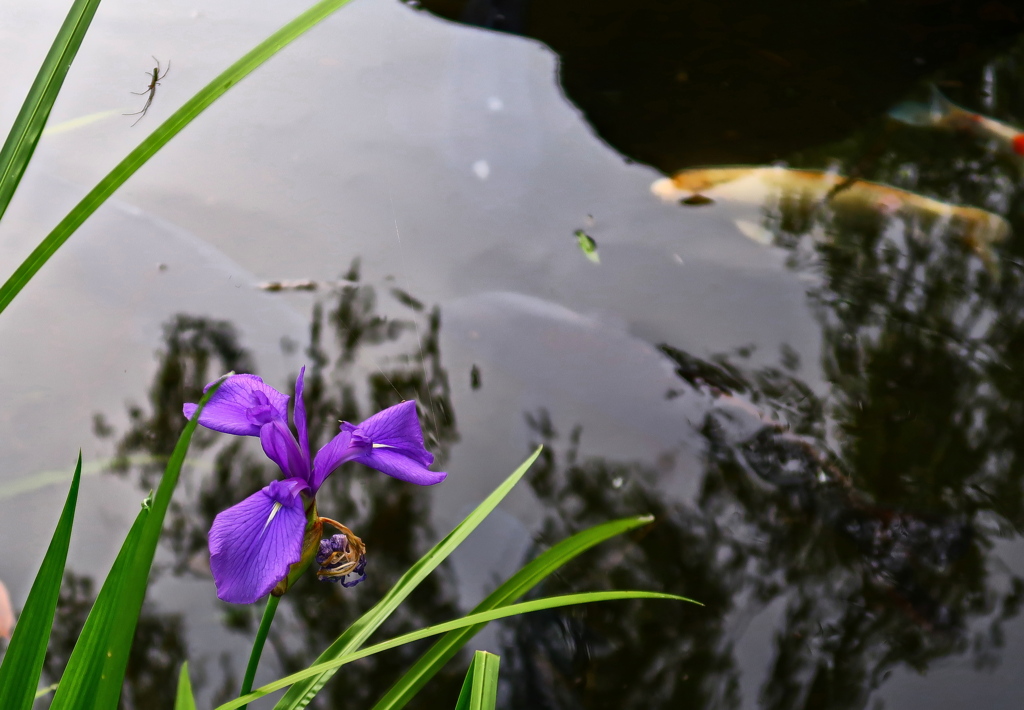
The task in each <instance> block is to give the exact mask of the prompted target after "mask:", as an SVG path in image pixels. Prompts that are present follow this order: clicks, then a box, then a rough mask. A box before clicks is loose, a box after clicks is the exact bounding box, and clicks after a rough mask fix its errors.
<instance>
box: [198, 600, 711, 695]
mask: <svg viewBox="0 0 1024 710" xmlns="http://www.w3.org/2000/svg"><path fill="white" fill-rule="evenodd" d="M623 599H671V600H673V601H681V602H690V603H691V604H698V605H700V606H703V604H700V602H695V601H694V600H693V599H687V598H686V597H680V596H676V595H675V594H662V593H660V592H637V591H625V592H586V593H583V594H566V595H563V596H558V597H545V598H543V599H534V600H532V601H528V602H523V603H521V604H510V605H509V606H503V607H501V608H500V609H491V610H490V611H485V612H481V613H479V614H470V615H469V616H464V617H462V618H461V619H455V620H454V621H446V622H445V623H443V624H437V625H436V626H428V627H427V628H425V629H420V630H419V631H413V632H412V633H409V634H405V635H403V636H399V637H397V638H393V639H391V640H390V641H385V642H383V643H378V644H376V645H374V646H367V647H366V648H363V649H360V650H358V651H354V652H352V653H348V654H345V655H343V656H339V657H338V658H335V659H334V660H332V661H329V662H327V663H317V664H316V665H313V666H310V667H309V668H307V669H306V670H304V671H299V672H298V673H292V674H291V675H289V676H285V677H284V678H281V679H280V680H275V681H274V682H273V683H267V684H266V685H264V686H262V687H259V688H257V689H256V690H254V691H252V692H251V693H249V694H248V695H243V696H242V697H240V698H235V699H234V700H232V701H230V702H227V703H224V704H223V705H218V706H217V708H216V710H236V708H239V707H241V706H242V705H245V704H246V703H251V702H252V701H253V700H258V699H259V698H262V697H263V696H264V695H269V694H270V693H273V692H275V691H277V690H281V689H282V688H287V687H288V686H290V685H293V684H297V683H299V682H300V681H303V680H305V679H307V678H315V677H318V676H321V675H323V674H324V673H325V672H327V671H336V670H337V669H338V668H340V667H341V666H343V665H345V664H346V663H351V662H352V661H358V660H359V659H360V658H366V657H367V656H372V655H374V654H377V653H380V652H381V651H389V650H391V649H392V648H397V647H399V646H403V645H405V644H407V643H412V642H413V641H419V640H421V639H425V638H430V637H431V636H437V635H439V634H443V633H447V632H448V631H453V630H455V629H461V628H465V627H466V626H473V625H475V624H481V623H486V622H488V621H494V620H495V619H506V618H508V617H510V616H518V615H519V614H526V613H528V612H531V611H543V610H544V609H557V608H559V607H564V606H573V605H576V604H590V603H593V602H604V601H616V600H623Z"/></svg>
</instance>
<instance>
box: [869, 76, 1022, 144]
mask: <svg viewBox="0 0 1024 710" xmlns="http://www.w3.org/2000/svg"><path fill="white" fill-rule="evenodd" d="M889 117H890V118H892V119H895V120H897V121H899V122H900V123H906V124H908V125H910V126H920V127H925V128H944V129H946V130H952V131H962V132H964V133H969V134H971V135H974V136H977V137H979V138H983V139H986V140H992V141H995V142H996V143H997V144H998V145H999V147H1000V148H1002V149H1003V150H1005V151H1007V152H1009V153H1013V154H1014V155H1016V156H1020V157H1024V132H1022V131H1021V129H1019V128H1016V127H1014V126H1011V125H1009V124H1008V123H1003V122H1002V121H997V120H996V119H994V118H989V117H988V116H983V115H981V114H980V113H974V112H973V111H969V110H967V109H965V108H963V107H962V106H957V105H956V104H955V103H953V102H952V101H950V100H949V99H947V98H946V97H945V96H943V95H942V93H941V92H940V91H939V90H938V89H936V88H935V87H934V86H932V87H931V100H930V101H929V102H928V103H922V102H919V101H905V102H903V103H901V104H897V105H896V106H893V107H892V108H891V109H889Z"/></svg>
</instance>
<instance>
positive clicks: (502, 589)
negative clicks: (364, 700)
mask: <svg viewBox="0 0 1024 710" xmlns="http://www.w3.org/2000/svg"><path fill="white" fill-rule="evenodd" d="M652 520H654V518H653V517H651V516H649V515H642V516H636V517H632V518H623V519H621V520H613V521H610V522H607V523H602V524H601V525H595V526H594V527H592V528H588V529H586V530H583V531H581V532H578V533H576V534H575V535H573V536H571V537H569V538H566V539H565V540H562V541H561V542H559V543H558V544H557V545H554V546H553V547H551V548H550V549H548V550H545V551H544V552H542V553H541V554H540V555H538V556H537V557H536V558H534V559H533V560H531V561H530V562H529V563H527V564H526V565H525V566H524V567H523V568H522V569H520V570H519V571H518V572H516V573H515V574H514V575H512V576H511V577H509V578H508V579H507V580H506V581H505V582H504V583H503V584H502V585H501V586H499V587H498V588H497V589H495V590H494V591H493V592H491V593H490V594H489V595H488V596H487V598H486V599H484V600H483V601H482V602H480V603H479V604H478V605H477V606H476V607H474V608H473V610H472V611H471V612H470V613H471V614H476V613H479V612H482V611H487V610H489V609H495V608H498V607H500V606H504V605H505V604H508V603H510V602H514V601H516V600H517V599H519V598H520V597H522V596H523V595H524V594H526V593H527V592H529V591H530V590H531V589H533V588H534V587H535V586H536V585H537V584H538V583H540V582H541V581H542V580H544V579H545V578H546V577H547V576H548V575H550V574H551V573H552V572H554V571H555V570H557V569H559V568H560V567H562V566H563V565H564V564H566V563H567V562H569V561H570V560H572V559H574V558H575V557H577V556H578V555H580V554H582V553H583V552H585V551H587V550H589V549H590V548H592V547H594V546H595V545H598V544H600V543H602V542H604V541H605V540H608V539H609V538H612V537H615V536H616V535H621V534H623V533H626V532H629V531H630V530H635V529H637V528H639V527H641V526H643V525H647V524H649V523H650V522H651V521H652ZM485 625H486V624H477V625H476V626H467V627H465V628H462V629H458V630H456V631H450V632H448V633H447V634H445V636H444V637H443V638H441V639H440V640H438V641H437V643H435V644H434V645H433V646H431V647H430V648H429V649H428V650H427V652H426V653H424V654H423V655H422V656H421V657H420V658H419V660H418V661H416V663H414V664H413V666H412V667H411V668H410V669H409V670H408V671H406V672H405V674H404V675H403V676H402V677H401V678H400V679H399V680H398V682H397V683H395V685H394V686H392V687H391V689H390V690H389V691H388V692H387V694H386V695H385V696H384V697H383V698H381V699H380V700H379V701H377V704H376V705H374V706H373V710H399V709H400V708H402V707H405V705H406V704H407V703H408V702H409V701H410V700H411V699H412V698H413V697H414V696H415V695H416V694H417V693H418V692H419V691H420V689H421V688H423V686H424V685H426V684H427V682H428V681H429V680H430V679H431V678H433V677H434V676H435V675H436V674H437V672H438V671H440V670H441V668H443V667H444V665H445V664H446V663H447V662H448V661H450V660H451V659H452V658H453V657H454V656H455V654H457V653H458V652H459V650H460V649H461V648H462V647H463V646H465V645H466V643H468V642H469V640H470V639H471V638H473V636H475V635H476V634H477V633H478V632H479V631H480V630H481V629H482V628H483V627H484V626H485Z"/></svg>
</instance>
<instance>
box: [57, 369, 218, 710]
mask: <svg viewBox="0 0 1024 710" xmlns="http://www.w3.org/2000/svg"><path fill="white" fill-rule="evenodd" d="M223 381H224V378H221V379H220V380H219V381H218V382H216V383H215V384H214V385H213V386H212V387H210V389H209V390H207V391H206V393H205V394H204V395H203V397H202V399H200V400H199V405H198V407H196V411H195V413H193V415H192V418H191V419H190V420H189V421H188V423H187V424H186V425H185V430H184V431H183V432H182V433H181V436H180V437H179V438H178V443H177V444H176V445H175V447H174V451H173V453H172V454H171V458H170V459H169V460H168V462H167V468H166V469H165V470H164V475H163V476H162V477H161V479H160V485H159V487H158V488H157V490H156V494H155V496H153V497H152V502H149V499H147V504H144V505H143V507H142V510H140V511H139V514H138V516H137V517H136V518H135V523H134V524H133V525H132V528H131V530H130V531H129V532H128V536H127V537H126V538H125V541H124V543H123V544H122V546H121V551H120V552H119V553H118V555H117V558H116V559H115V560H114V564H113V566H112V567H111V569H110V573H109V574H108V575H107V578H106V580H104V582H103V587H102V588H101V589H100V593H99V594H98V595H97V596H96V602H95V603H94V604H93V608H92V610H91V611H90V612H89V616H88V618H87V619H86V620H85V626H84V628H83V629H82V633H81V635H79V637H78V641H77V642H76V643H75V648H74V650H73V651H72V652H71V657H70V658H69V659H68V665H67V667H66V668H65V669H64V675H63V676H62V677H61V680H60V686H59V687H58V688H57V692H56V694H55V695H54V697H53V703H52V704H51V705H50V710H72V709H74V710H86V709H90V708H91V709H95V710H116V708H117V706H118V701H119V699H120V697H121V686H122V685H123V683H124V674H125V669H126V668H127V666H128V655H129V652H130V651H131V645H132V639H133V637H134V636H135V626H136V624H137V623H138V620H139V614H140V612H141V611H142V602H143V600H144V599H145V596H146V585H147V584H148V582H149V572H150V568H151V567H152V565H153V557H154V555H155V554H156V546H157V542H158V541H159V538H160V532H161V529H162V528H163V522H164V515H165V514H166V513H167V508H168V506H170V503H171V496H172V495H173V494H174V488H175V487H176V486H177V484H178V477H179V476H180V474H181V466H182V464H183V463H184V461H185V454H186V453H187V452H188V446H189V443H190V442H191V440H192V434H193V432H195V429H196V426H197V424H198V421H199V415H200V413H201V412H202V411H203V407H204V406H205V405H206V403H207V402H208V401H209V400H210V397H212V396H213V394H214V393H215V392H216V391H217V390H218V389H219V387H220V384H221V383H222V382H223Z"/></svg>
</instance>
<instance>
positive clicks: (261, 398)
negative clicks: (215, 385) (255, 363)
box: [183, 375, 288, 436]
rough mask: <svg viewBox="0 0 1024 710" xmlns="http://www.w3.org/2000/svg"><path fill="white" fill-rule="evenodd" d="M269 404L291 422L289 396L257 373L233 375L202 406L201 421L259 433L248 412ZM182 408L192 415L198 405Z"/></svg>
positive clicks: (217, 428)
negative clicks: (289, 417) (289, 418)
mask: <svg viewBox="0 0 1024 710" xmlns="http://www.w3.org/2000/svg"><path fill="white" fill-rule="evenodd" d="M207 388H209V385H207ZM268 404H269V405H270V406H271V407H272V408H273V413H274V415H275V416H276V417H277V418H280V419H281V420H282V421H288V395H286V394H282V393H281V392H278V391H277V390H276V389H274V388H273V387H271V386H270V385H268V384H267V383H265V382H264V381H263V379H262V378H260V377H257V376H256V375H232V376H231V377H229V378H228V379H226V380H225V381H224V384H222V385H221V386H220V389H218V390H217V391H216V392H215V393H214V395H213V397H211V398H210V401H209V402H207V404H206V406H205V407H203V411H202V413H201V414H200V415H199V423H200V424H202V425H203V426H204V427H206V428H207V429H213V430H214V431H219V432H223V433H225V434H234V435H236V436H259V434H260V426H259V425H258V424H254V423H253V422H252V421H251V420H250V419H249V417H248V416H247V414H246V412H247V411H248V410H250V409H252V408H254V407H260V406H265V405H268ZM183 411H184V414H185V416H186V417H188V418H191V417H192V415H193V414H194V413H195V411H196V405H195V404H186V405H185V406H184V408H183Z"/></svg>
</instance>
